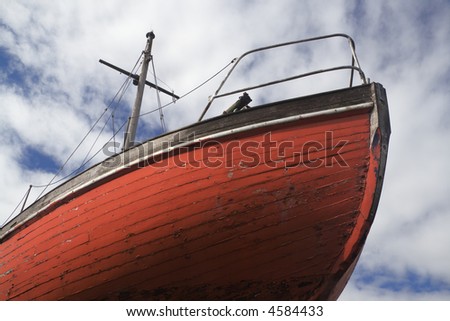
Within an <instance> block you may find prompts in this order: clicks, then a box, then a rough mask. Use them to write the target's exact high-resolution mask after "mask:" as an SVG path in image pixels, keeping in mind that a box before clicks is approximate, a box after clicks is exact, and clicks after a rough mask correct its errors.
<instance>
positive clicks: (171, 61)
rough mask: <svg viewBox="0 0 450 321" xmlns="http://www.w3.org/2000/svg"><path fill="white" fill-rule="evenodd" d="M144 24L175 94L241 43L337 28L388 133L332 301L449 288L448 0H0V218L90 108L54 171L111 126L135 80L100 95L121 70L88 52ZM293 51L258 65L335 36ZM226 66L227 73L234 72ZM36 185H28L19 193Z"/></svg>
mask: <svg viewBox="0 0 450 321" xmlns="http://www.w3.org/2000/svg"><path fill="white" fill-rule="evenodd" d="M150 30H153V31H154V32H155V34H156V39H155V41H154V44H153V54H154V63H155V68H156V74H157V76H158V78H159V80H158V82H159V84H160V85H162V86H164V87H166V88H168V89H169V90H174V91H175V93H176V94H178V95H184V94H186V93H188V92H189V91H190V90H191V89H193V88H194V87H195V86H197V85H198V84H200V83H201V82H203V81H204V80H206V79H207V78H209V77H210V76H212V75H213V74H215V73H216V72H217V71H219V70H220V69H221V68H223V67H224V66H226V65H227V64H228V63H229V62H230V61H231V59H232V58H234V57H236V56H239V55H240V54H241V53H243V52H244V51H247V50H249V49H253V48H255V47H260V46H265V45H269V44H273V43H277V42H285V41H291V40H296V39H302V38H308V37H314V36H319V35H324V34H329V33H337V32H339V33H341V32H342V33H347V34H349V35H351V36H352V37H353V38H354V39H355V41H356V43H357V52H358V55H359V58H360V62H361V65H362V67H363V69H364V71H365V73H366V75H367V76H368V77H370V79H372V80H374V81H377V82H380V83H382V84H383V85H384V86H385V88H386V89H387V92H388V99H389V105H390V112H391V122H392V130H393V133H392V137H391V145H390V151H389V157H388V167H387V172H386V178H385V186H384V190H383V195H382V198H381V202H380V206H379V209H378V213H377V217H376V220H375V222H374V224H373V227H372V230H371V233H370V235H369V238H368V240H367V243H366V247H365V249H364V252H363V255H362V257H361V260H360V262H359V264H358V266H357V269H356V271H355V273H354V275H353V276H352V278H351V281H350V283H349V284H348V286H347V288H346V289H345V291H344V293H343V294H342V296H341V299H343V300H448V299H450V250H449V247H450V232H449V231H450V198H449V195H450V182H449V179H450V169H449V166H448V164H449V163H448V159H449V157H450V142H449V141H450V2H449V1H448V0H429V1H421V0H409V1H407V0H405V1H401V0H389V1H385V0H380V1H351V0H348V1H344V0H343V1H303V0H292V1H289V0H272V1H268V0H267V1H256V0H245V1H244V0H242V1H238V0H226V1H204V0H201V1H200V0H199V1H195V0H192V1H191V0H188V1H170V0H169V1H168V0H152V1H114V0H108V1H91V0H80V1H53V0H48V1H44V0H40V1H28V0H27V1H25V0H23V1H22V0H15V1H8V0H0V144H1V152H0V183H1V193H0V225H1V224H2V222H4V221H5V220H7V218H8V217H9V216H10V214H11V213H12V212H13V210H14V208H15V207H16V205H17V204H18V203H19V202H20V200H21V198H22V197H23V195H24V194H25V192H26V190H27V188H28V186H29V185H30V184H33V185H35V186H37V185H45V184H46V183H48V182H49V181H50V180H51V179H52V178H53V176H54V175H55V173H57V172H58V169H59V168H60V166H61V165H62V164H63V163H64V162H65V160H66V159H67V157H68V156H69V155H70V154H71V153H72V152H73V150H74V149H75V147H76V146H77V144H78V143H79V142H80V140H81V139H82V138H83V137H84V136H85V135H86V133H87V132H88V131H89V130H90V128H91V127H92V125H94V124H95V122H96V121H97V120H98V119H100V121H99V122H98V124H97V126H95V127H94V128H93V130H92V131H91V134H90V135H89V136H88V137H87V138H86V139H85V141H84V144H83V145H82V146H81V147H80V148H79V149H78V150H77V152H76V153H75V154H74V155H73V156H72V158H71V160H70V162H69V163H68V165H67V166H66V168H65V169H64V171H63V172H62V173H60V175H59V176H64V175H65V174H67V173H70V172H71V171H73V170H74V169H76V168H77V166H78V165H79V164H80V163H82V162H83V161H85V160H87V159H89V158H91V157H92V156H93V155H94V154H95V152H96V151H97V150H99V148H100V147H101V146H102V145H103V144H104V143H105V142H107V141H108V140H109V139H110V138H111V136H112V132H113V130H117V129H119V128H120V126H122V124H123V122H124V121H125V119H126V117H127V116H126V115H127V114H128V112H129V108H130V104H131V103H132V100H133V95H134V89H135V87H133V86H131V87H130V89H129V90H128V91H126V92H125V93H124V94H123V95H122V93H119V96H120V97H122V96H123V97H122V99H121V100H120V102H118V101H117V100H118V99H116V100H115V101H114V103H112V104H111V101H112V99H113V97H114V95H116V93H117V92H118V90H119V88H120V87H121V86H122V84H123V83H124V81H125V80H126V77H125V76H124V75H121V74H119V73H118V72H116V71H114V70H112V69H110V68H108V67H106V66H104V65H101V64H100V63H98V60H99V59H104V60H106V61H108V62H111V63H113V64H115V65H118V66H120V67H122V68H124V69H127V70H131V69H132V68H133V66H134V65H135V63H136V61H137V59H138V58H139V54H140V53H141V51H142V50H143V48H144V46H145V34H146V33H147V32H148V31H150ZM344 45H345V42H344ZM329 49H336V50H329ZM302 52H303V53H304V54H305V56H304V57H303V58H302V57H297V56H295V59H293V58H294V56H292V53H289V52H282V53H280V54H279V55H278V56H274V57H272V58H271V59H270V62H268V63H270V64H273V65H270V66H272V67H273V68H272V70H281V71H286V70H287V71H289V70H291V69H296V68H300V69H301V68H306V69H308V68H315V67H316V66H319V67H323V66H321V65H320V64H324V65H325V67H327V66H329V64H330V63H331V61H333V60H337V61H338V64H339V63H341V62H342V61H343V60H342V59H344V58H343V55H344V53H343V49H342V48H341V44H340V43H336V44H334V43H333V44H332V45H331V48H328V49H327V48H323V47H320V46H319V47H316V49H315V51H314V50H312V51H301V50H298V51H297V52H296V54H299V53H302ZM331 52H332V54H330V53H331ZM345 57H347V56H345ZM344 60H345V59H344ZM347 60H348V59H347ZM346 64H348V61H347V63H346ZM258 70H259V69H258ZM238 75H241V76H242V77H240V78H239V77H238V79H236V80H235V81H236V83H239V82H240V80H242V79H243V78H244V77H247V76H248V75H247V74H244V73H241V74H239V73H238ZM222 76H223V74H222V75H220V76H219V77H218V78H215V79H214V80H213V81H211V82H210V83H208V84H207V85H206V86H204V87H202V88H201V89H199V90H197V91H195V92H194V93H192V94H190V95H188V96H186V97H185V98H183V99H181V100H180V101H178V102H177V103H176V104H173V105H170V106H169V107H167V108H165V109H164V119H165V121H166V124H167V126H168V128H169V129H176V128H177V127H179V126H182V125H187V124H189V123H191V122H194V121H195V120H196V119H197V118H198V117H199V115H200V113H201V110H202V109H203V107H204V105H205V104H206V102H207V97H208V95H211V94H212V93H213V91H214V90H215V88H216V87H217V85H218V83H219V81H220V80H221V78H222ZM253 76H254V77H256V79H260V78H263V77H264V76H265V75H263V74H258V73H256V74H255V75H253ZM150 77H153V75H150ZM340 81H341V80H340V79H339V76H335V75H332V76H329V77H327V78H323V79H322V80H320V81H317V80H316V81H313V80H310V81H308V82H303V83H302V82H300V83H297V85H296V88H297V89H298V88H301V89H300V93H301V94H303V93H307V92H309V91H310V90H312V91H314V90H319V89H320V88H319V87H320V86H318V84H319V83H320V84H321V85H322V86H325V87H327V86H330V84H336V86H337V87H342V84H341V83H340ZM282 94H284V92H282ZM274 95H275V93H274ZM156 98H157V97H156V96H155V94H154V93H153V92H151V91H149V90H147V91H146V95H145V98H144V99H145V103H144V105H143V107H142V108H143V109H142V112H143V113H149V112H150V111H152V110H154V109H155V108H156V107H157V106H158V105H157V99H156ZM161 99H162V102H163V104H166V103H169V102H170V101H171V99H170V98H168V97H166V96H161ZM108 106H109V108H108V109H107V110H106V111H105V109H106V108H107V107H108ZM113 111H114V117H113V118H111V117H110V116H111V113H112V112H113ZM220 111H221V109H220V108H219V109H217V108H216V109H214V108H212V110H211V113H209V114H208V115H209V116H212V115H214V114H215V113H217V112H220ZM102 115H103V117H101V118H100V116H102ZM112 119H114V121H112ZM113 123H114V126H113ZM140 127H141V130H140V132H141V134H140V135H141V136H140V137H138V138H140V139H145V137H148V136H149V135H152V134H157V133H160V131H161V128H160V125H159V116H158V114H157V113H149V114H147V115H146V116H144V117H142V119H141V126H140ZM102 129H103V130H102ZM116 139H117V141H120V140H121V138H119V137H118V138H116ZM92 145H95V146H94V147H93V148H92V150H91V146H92ZM101 157H104V155H103V154H102V153H99V154H98V155H97V156H94V158H93V161H96V160H99V159H101ZM77 164H78V165H77ZM41 191H42V189H40V188H33V190H32V193H31V195H30V198H31V199H32V198H33V197H36V196H37V195H39V193H40V192H41Z"/></svg>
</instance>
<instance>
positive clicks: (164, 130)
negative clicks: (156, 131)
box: [151, 57, 166, 133]
mask: <svg viewBox="0 0 450 321" xmlns="http://www.w3.org/2000/svg"><path fill="white" fill-rule="evenodd" d="M151 60H152V69H153V76H154V79H155V86H156V88H158V81H157V77H156V71H155V63H154V60H153V57H152V59H151ZM156 99H157V101H158V110H159V120H160V122H161V128H162V130H163V133H165V132H166V123H165V122H164V114H163V111H162V108H161V97H160V96H159V90H156Z"/></svg>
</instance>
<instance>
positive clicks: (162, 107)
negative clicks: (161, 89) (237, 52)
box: [139, 58, 236, 117]
mask: <svg viewBox="0 0 450 321" xmlns="http://www.w3.org/2000/svg"><path fill="white" fill-rule="evenodd" d="M235 61H236V58H234V59H233V60H231V61H230V62H229V63H228V64H227V65H226V66H225V67H223V68H222V69H220V70H219V71H218V72H216V73H215V74H214V75H212V76H211V77H209V78H208V79H206V80H205V81H204V82H202V83H201V84H199V85H198V86H196V87H194V88H193V89H191V90H190V91H188V92H187V93H185V94H184V95H181V96H180V98H178V99H177V100H176V101H178V100H180V99H182V98H184V97H186V96H188V95H190V94H192V93H193V92H194V91H196V90H197V89H199V88H201V87H202V86H204V85H205V84H207V83H208V82H210V81H211V80H213V79H214V78H215V77H217V76H218V75H219V74H220V73H222V72H223V71H224V70H225V69H227V68H228V67H229V66H230V65H231V64H233V63H234V62H235ZM176 101H172V102H170V103H167V104H165V105H164V106H161V108H159V107H158V108H156V109H153V110H150V111H148V112H145V113H142V114H140V115H139V117H141V116H146V115H148V114H151V113H154V112H156V111H158V110H159V109H164V108H166V107H169V106H170V105H173V104H175V102H176Z"/></svg>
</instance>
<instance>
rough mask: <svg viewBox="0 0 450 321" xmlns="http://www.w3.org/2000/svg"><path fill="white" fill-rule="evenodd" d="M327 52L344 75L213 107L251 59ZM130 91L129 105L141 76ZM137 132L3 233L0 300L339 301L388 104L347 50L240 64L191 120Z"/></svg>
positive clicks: (367, 204) (364, 214)
mask: <svg viewBox="0 0 450 321" xmlns="http://www.w3.org/2000/svg"><path fill="white" fill-rule="evenodd" d="M153 38H154V34H152V33H150V34H148V35H147V45H146V50H145V53H146V55H147V54H149V49H150V48H151V43H152V41H153ZM330 38H343V39H344V41H348V43H349V48H350V53H351V57H352V64H351V65H348V66H347V65H346V66H338V67H333V68H328V69H321V70H315V71H311V72H308V73H304V74H300V75H296V76H293V77H290V78H285V79H278V80H274V81H271V82H268V83H263V84H260V85H257V86H250V87H246V88H243V89H239V90H233V91H229V92H226V93H222V88H223V84H224V83H225V81H226V80H227V78H228V77H229V75H230V74H231V73H232V72H233V70H234V68H235V67H236V65H237V64H238V63H239V62H241V60H242V59H244V58H246V57H247V56H248V55H251V54H254V53H258V52H261V51H264V50H272V49H276V48H279V47H284V46H289V45H307V44H308V43H310V42H315V41H326V40H327V39H330ZM146 57H147V56H146ZM145 59H147V58H144V60H145ZM147 60H148V59H147ZM143 68H144V67H143ZM333 71H345V72H349V73H350V84H349V86H348V87H345V88H337V89H333V90H327V91H325V92H320V93H314V94H310V95H306V96H305V95H302V96H299V97H294V98H288V99H284V100H278V101H271V102H267V103H264V104H262V105H259V106H253V107H249V102H250V100H251V98H250V95H251V94H249V93H251V92H252V90H254V89H255V88H258V89H261V88H266V87H267V86H271V85H274V84H281V83H284V82H288V81H292V80H294V79H300V78H303V77H309V76H312V75H316V74H319V73H326V72H333ZM354 74H356V75H359V76H360V78H361V84H359V85H353V78H354ZM136 78H137V79H136V80H137V82H138V92H139V91H140V90H142V88H143V86H144V83H145V81H146V79H145V73H143V72H141V76H140V77H136ZM154 87H155V88H157V89H158V86H154ZM233 95H235V96H236V97H237V95H240V97H239V99H238V100H237V102H236V103H235V104H233V105H232V106H231V107H230V108H228V109H227V110H226V111H225V112H224V114H221V115H217V116H214V117H211V118H208V119H203V117H204V115H205V113H206V112H207V110H208V108H209V107H210V105H211V104H212V102H213V101H215V100H218V99H219V98H221V97H226V96H228V97H229V96H233ZM137 100H139V99H137ZM137 105H138V108H139V103H138V104H137ZM134 112H136V109H135V110H134ZM137 114H138V115H139V111H137ZM132 131H133V130H132V129H130V126H129V129H128V131H127V132H128V133H129V136H128V138H126V141H127V142H128V144H129V145H128V146H125V148H124V150H123V151H122V152H120V153H118V154H115V155H113V156H111V157H109V158H107V159H105V160H104V161H102V162H101V163H99V164H97V165H94V166H92V167H91V168H88V169H86V170H85V171H84V172H82V173H80V174H78V175H76V176H75V177H73V178H71V179H69V180H68V181H66V182H65V183H63V184H61V185H60V186H58V187H56V188H54V189H53V190H52V191H50V192H48V193H47V194H45V195H44V196H42V197H41V198H39V199H38V200H36V201H35V202H34V203H32V204H31V205H29V206H28V207H27V208H24V209H23V211H22V212H21V213H20V214H19V215H18V216H16V217H15V218H14V219H12V220H10V221H9V222H8V223H7V224H6V225H4V226H3V227H2V228H1V231H0V299H1V300H51V301H53V300H335V299H337V298H338V297H339V295H340V293H341V292H342V291H343V289H344V287H345V285H346V284H347V282H348V280H349V278H350V276H351V274H352V272H353V270H354V268H355V265H356V263H357V262H358V258H359V257H360V254H361V252H362V250H363V246H364V243H365V241H366V238H367V236H368V233H369V230H370V228H371V225H372V223H373V221H374V218H375V214H376V211H377V206H378V203H379V200H380V195H381V190H382V185H383V178H384V173H385V167H386V159H387V152H388V143H389V135H390V121H389V112H388V102H387V97H386V91H385V89H384V88H383V86H382V85H381V84H380V83H375V82H370V81H369V80H367V78H366V76H365V74H364V73H363V71H362V69H361V67H360V65H359V62H358V58H357V56H356V52H355V44H354V41H353V40H352V38H350V37H349V36H348V35H345V34H332V35H326V36H322V37H316V38H309V39H303V40H298V41H293V42H288V43H282V44H276V45H273V46H268V47H263V48H259V49H256V50H252V51H249V52H246V53H244V54H243V55H242V56H241V57H239V59H237V60H236V61H234V66H233V67H232V68H231V70H230V71H229V73H228V75H227V76H226V77H225V80H224V82H222V83H221V84H220V86H219V89H217V91H216V92H215V94H214V95H213V96H212V97H211V99H210V101H209V102H208V105H207V106H206V108H205V109H204V111H203V113H202V115H201V117H200V119H199V121H198V122H195V123H193V124H192V125H190V126H186V127H183V128H180V129H178V130H175V131H171V132H167V133H163V134H161V135H159V136H158V137H154V138H152V139H149V140H148V141H146V142H143V143H141V144H134V141H133V140H134V137H133V135H131V134H132Z"/></svg>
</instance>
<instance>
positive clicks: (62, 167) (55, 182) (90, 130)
mask: <svg viewBox="0 0 450 321" xmlns="http://www.w3.org/2000/svg"><path fill="white" fill-rule="evenodd" d="M142 55H143V53H141V55H140V56H139V58H138V60H137V62H136V64H135V66H134V67H133V69H132V70H135V68H136V66H137V65H138V63H139V61H140V60H141V57H142ZM235 61H236V58H234V59H233V60H231V62H229V63H228V64H227V65H226V66H224V67H223V68H221V69H220V70H219V71H218V72H216V73H215V74H214V75H212V76H211V77H209V78H208V79H206V80H205V81H203V82H202V83H201V84H199V85H197V86H196V87H194V88H193V89H191V90H190V91H188V92H187V93H185V94H184V95H182V96H180V98H179V99H182V98H184V97H186V96H188V95H190V94H191V93H193V92H194V91H196V90H198V89H199V88H201V87H202V86H204V85H205V84H206V83H208V82H209V81H211V80H212V79H214V78H215V77H217V76H218V75H219V74H220V73H222V72H223V71H224V70H225V69H227V68H228V67H229V66H230V65H231V64H233V63H234V62H235ZM141 64H142V62H141ZM152 66H153V74H154V77H155V83H156V79H157V77H156V73H155V68H154V64H153V59H152ZM130 79H131V77H130V76H128V77H127V79H126V80H125V81H124V83H123V84H122V86H121V87H120V88H119V90H118V91H117V93H116V94H115V95H114V97H113V99H112V100H111V102H110V103H109V105H108V106H107V107H106V108H105V110H104V111H103V112H102V114H101V115H100V117H98V119H97V120H96V121H95V122H94V124H93V125H92V126H91V128H90V129H89V131H88V132H87V134H86V135H85V136H84V137H83V139H82V140H81V141H80V143H79V144H78V145H77V146H76V147H75V149H74V150H73V151H72V153H71V154H70V155H69V157H68V158H67V160H66V161H65V162H64V163H63V165H62V166H61V167H60V169H59V170H58V172H57V173H56V174H55V175H54V176H53V178H52V179H51V180H50V182H49V183H48V184H46V185H30V187H29V189H28V190H27V192H26V193H25V195H24V196H23V197H22V199H21V200H20V202H19V203H18V204H17V206H16V207H15V209H14V210H13V211H12V213H11V214H10V215H9V216H8V217H7V219H6V220H5V221H4V223H3V224H2V225H1V227H3V226H5V225H6V223H7V222H8V221H9V219H10V218H11V217H12V216H13V215H14V213H15V212H16V211H17V209H18V208H19V206H20V204H22V202H24V200H25V199H26V198H27V196H28V195H29V193H30V191H31V188H32V187H36V188H44V189H43V190H42V191H41V193H40V194H39V195H38V196H37V197H36V200H37V199H39V198H40V197H41V196H42V195H43V194H44V192H45V191H46V190H47V188H48V187H49V186H52V185H55V184H58V183H60V182H61V181H63V180H65V179H67V178H69V177H71V176H73V175H74V174H76V173H77V172H78V171H79V170H80V169H81V168H83V167H84V166H85V165H86V164H88V163H89V162H90V161H91V160H92V159H94V158H95V157H96V156H97V155H98V154H99V153H100V151H102V149H103V148H101V149H99V150H98V151H97V152H96V153H95V154H94V155H93V156H92V157H90V158H89V159H87V157H88V156H89V154H90V153H91V151H92V148H93V147H94V146H95V144H96V143H97V140H98V138H99V136H100V134H101V133H102V132H103V130H104V128H105V127H106V124H107V123H108V121H109V119H111V118H112V119H113V124H112V127H113V135H112V137H111V138H110V139H109V140H108V142H110V141H111V140H113V141H114V148H115V145H116V144H115V137H116V135H117V134H118V133H119V132H120V131H121V130H122V128H123V127H124V126H125V124H126V123H127V121H125V122H123V124H122V125H121V126H120V127H119V129H118V130H117V131H115V130H114V112H115V110H116V108H117V105H118V104H119V102H120V101H121V99H122V98H123V96H124V94H125V92H126V90H127V89H128V87H129V85H130V83H131V81H130ZM158 79H159V78H158ZM161 82H162V83H164V82H163V81H161ZM164 84H165V83H164ZM166 85H167V84H166ZM167 86H168V85H167ZM168 87H170V86H168ZM120 93H121V95H120V97H119V100H118V102H117V105H116V106H115V107H114V108H113V110H112V111H111V114H110V116H109V117H108V119H107V120H106V122H105V125H104V126H103V128H102V130H101V131H100V134H99V135H98V136H97V138H96V139H95V142H94V144H93V145H92V146H91V148H90V149H89V152H88V154H87V155H86V157H85V158H84V160H83V162H82V164H81V165H80V166H79V167H78V168H77V169H75V170H74V171H72V172H71V173H69V174H68V175H66V176H64V177H62V178H60V179H59V180H57V181H54V180H55V179H56V177H57V176H58V175H59V174H60V173H61V172H62V170H63V169H64V167H65V166H66V165H67V163H68V162H69V160H70V159H71V158H72V157H73V155H74V154H75V152H76V151H77V150H78V149H79V148H80V146H81V145H82V143H83V142H84V141H85V140H86V138H87V137H88V136H89V134H90V133H91V132H92V131H93V130H94V128H95V127H96V126H97V124H98V123H99V122H100V120H101V119H102V117H103V116H104V115H105V114H106V112H107V111H108V109H110V107H111V106H112V105H113V103H114V101H115V100H116V98H117V96H118V95H119V94H120ZM157 95H158V96H157V97H158V108H156V109H153V110H150V111H148V112H146V113H142V114H140V115H139V117H141V116H145V115H148V114H151V113H154V112H156V111H159V112H160V113H161V114H160V117H162V118H161V119H162V126H164V127H163V129H164V130H165V123H164V118H163V117H164V115H162V109H164V108H166V107H169V106H170V105H173V104H175V102H176V101H172V102H170V103H167V104H165V105H163V106H161V101H160V98H159V93H157ZM179 99H178V100H179ZM161 115H162V116H161ZM163 124H164V125H163ZM23 207H25V204H23Z"/></svg>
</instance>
